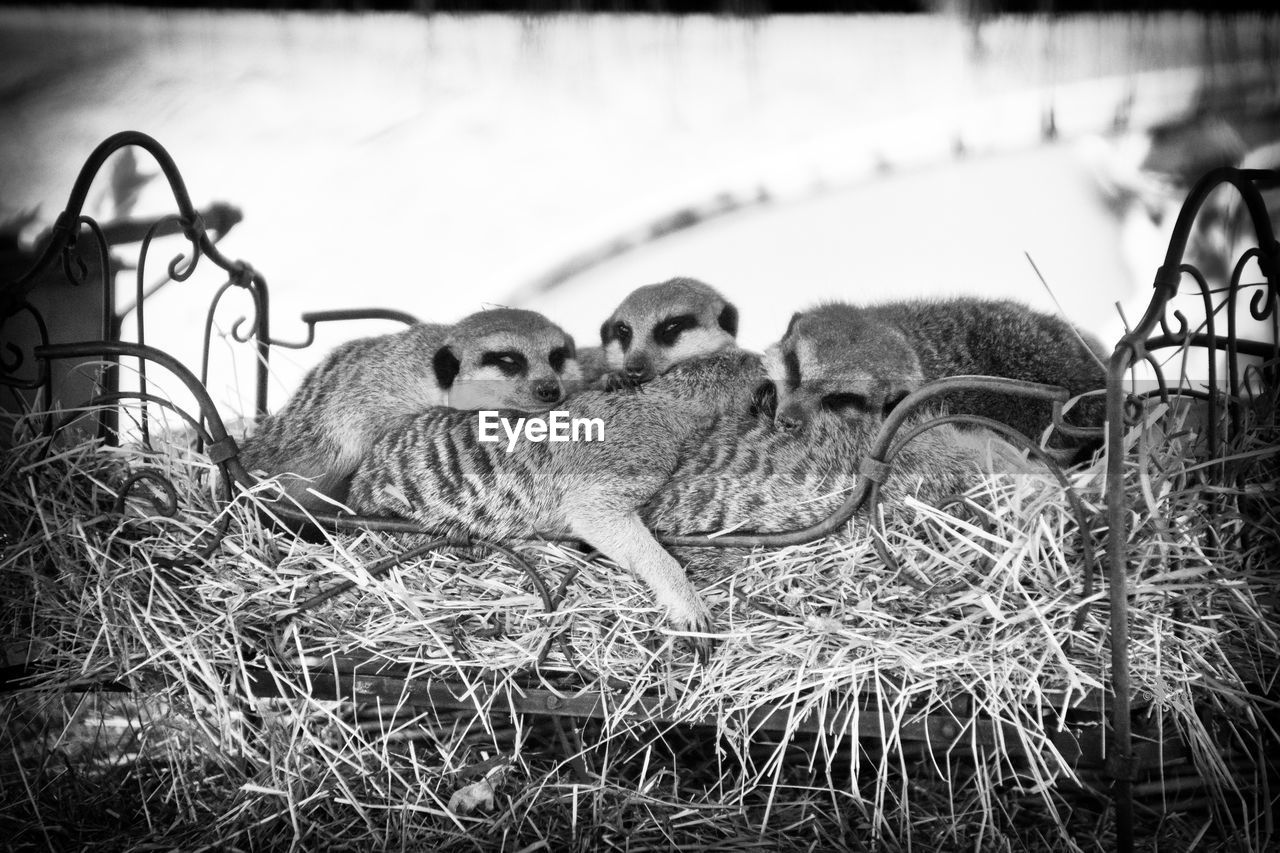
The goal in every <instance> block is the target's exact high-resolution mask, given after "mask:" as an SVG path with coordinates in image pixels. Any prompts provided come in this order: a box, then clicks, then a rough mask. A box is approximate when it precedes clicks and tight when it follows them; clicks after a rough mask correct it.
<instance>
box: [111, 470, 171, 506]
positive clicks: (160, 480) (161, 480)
mask: <svg viewBox="0 0 1280 853" xmlns="http://www.w3.org/2000/svg"><path fill="white" fill-rule="evenodd" d="M143 480H147V481H150V482H151V483H152V484H154V485H156V486H159V487H160V490H161V491H162V492H164V500H163V501H161V500H159V499H157V497H156V496H155V495H147V496H146V501H147V503H149V504H151V507H152V509H154V510H155V511H156V514H157V515H161V516H164V517H165V518H173V517H174V516H175V515H177V514H178V490H177V489H175V488H174V487H173V483H172V482H170V480H169V478H168V477H166V476H164V474H162V473H160V472H159V471H157V470H155V469H154V468H143V469H141V470H139V471H137V472H136V473H134V474H132V475H131V476H129V477H128V478H127V479H126V480H125V481H124V482H123V483H121V484H120V494H118V495H116V501H115V504H114V505H113V507H112V512H114V513H115V514H116V515H123V514H124V503H125V501H126V500H127V499H128V497H129V492H130V490H132V489H133V487H134V486H136V485H137V484H138V483H140V482H142V481H143Z"/></svg>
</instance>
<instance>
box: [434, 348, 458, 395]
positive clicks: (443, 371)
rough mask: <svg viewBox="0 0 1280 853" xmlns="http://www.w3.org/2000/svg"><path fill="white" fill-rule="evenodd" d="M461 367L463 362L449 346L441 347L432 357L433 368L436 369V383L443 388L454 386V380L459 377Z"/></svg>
mask: <svg viewBox="0 0 1280 853" xmlns="http://www.w3.org/2000/svg"><path fill="white" fill-rule="evenodd" d="M460 367H462V364H461V362H459V361H458V357H457V356H456V355H454V354H453V350H451V349H449V348H448V347H440V349H438V350H436V354H435V356H433V357H432V359H431V369H432V370H434V371H435V374H436V383H437V384H439V386H440V387H441V388H452V387H453V380H454V379H456V378H457V377H458V369H459V368H460Z"/></svg>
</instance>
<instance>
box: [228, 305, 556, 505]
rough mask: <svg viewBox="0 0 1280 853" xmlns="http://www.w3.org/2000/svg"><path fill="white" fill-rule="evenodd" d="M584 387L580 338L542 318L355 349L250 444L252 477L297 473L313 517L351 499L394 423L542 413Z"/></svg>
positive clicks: (470, 321) (430, 327)
mask: <svg viewBox="0 0 1280 853" xmlns="http://www.w3.org/2000/svg"><path fill="white" fill-rule="evenodd" d="M579 379H580V373H579V370H578V365H577V360H576V357H575V347H574V342H573V338H572V337H570V336H569V335H568V334H566V333H565V332H564V330H562V329H561V328H560V327H559V326H557V325H556V324H554V323H552V322H551V321H550V320H548V319H547V318H546V317H544V316H543V315H541V314H538V313H536V312H533V311H523V310H517V309H510V308H497V309H492V310H488V311H479V312H477V313H475V314H472V315H470V316H468V317H465V318H464V319H462V320H461V321H459V322H458V323H456V324H454V325H440V324H431V323H422V324H417V325H414V326H411V327H409V328H408V329H405V330H404V331H402V332H397V333H395V334H389V335H379V336H376V337H369V338H360V339H358V340H354V341H349V342H347V343H345V344H343V345H341V346H339V347H338V348H337V349H335V350H334V351H333V352H332V353H330V354H329V355H328V356H326V357H325V359H324V360H323V361H322V362H321V363H320V364H319V365H317V366H316V367H315V368H313V369H312V370H311V371H310V372H309V373H308V374H307V375H306V377H305V378H304V379H303V381H302V384H301V386H299V388H298V390H297V391H296V392H295V393H294V395H293V397H292V398H290V400H289V402H288V403H286V404H285V406H284V408H283V409H281V410H280V411H279V412H277V413H276V414H274V415H271V416H269V417H267V418H265V419H264V420H263V421H262V423H261V424H260V425H259V427H258V429H257V430H256V431H255V432H254V433H253V435H251V436H250V437H249V438H248V439H247V440H246V441H245V443H244V446H243V447H242V449H241V461H242V462H243V463H244V465H245V468H246V469H249V470H254V469H259V470H263V471H265V472H267V473H268V474H288V475H290V476H288V477H283V478H282V484H283V485H284V487H285V491H286V493H287V494H288V495H289V496H290V497H292V498H293V499H294V500H296V501H297V502H298V503H299V504H300V505H302V506H303V507H305V508H307V509H313V510H314V509H318V508H321V507H323V506H325V504H326V503H327V501H326V500H325V499H324V498H322V497H319V496H317V494H315V493H317V492H318V493H320V494H321V495H325V496H327V497H328V498H331V499H333V500H338V501H340V500H342V499H343V497H344V496H345V493H346V481H347V480H348V479H349V477H350V476H351V474H352V472H353V471H355V468H356V465H357V463H358V462H359V461H360V459H361V457H363V456H364V454H365V453H366V452H367V451H368V449H369V447H370V446H371V445H372V443H373V441H374V440H375V439H376V438H377V436H378V435H379V434H380V433H381V432H382V431H383V430H384V429H385V428H386V426H387V424H388V423H390V422H392V421H394V419H395V418H397V417H399V416H402V415H407V414H412V413H414V412H418V411H421V410H423V409H425V408H429V407H434V406H442V407H447V408H450V409H461V410H468V411H471V410H480V409H514V410H519V411H527V412H540V411H546V410H547V409H550V408H551V407H552V406H554V405H556V404H557V403H559V402H560V401H562V400H563V399H564V398H565V396H566V394H567V393H568V392H569V391H571V390H575V388H576V385H577V383H578V382H579Z"/></svg>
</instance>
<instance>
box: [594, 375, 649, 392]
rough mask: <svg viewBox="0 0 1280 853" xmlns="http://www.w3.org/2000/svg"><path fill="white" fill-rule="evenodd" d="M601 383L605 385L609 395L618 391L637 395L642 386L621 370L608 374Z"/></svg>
mask: <svg viewBox="0 0 1280 853" xmlns="http://www.w3.org/2000/svg"><path fill="white" fill-rule="evenodd" d="M601 382H602V383H603V386H604V390H605V391H608V392H609V393H615V392H618V391H625V392H627V393H635V392H637V391H639V390H640V384H641V383H639V382H637V381H636V380H634V379H630V378H628V377H627V375H626V374H625V373H623V372H622V371H621V370H615V371H613V372H611V373H606V374H605V375H604V378H603V379H602V380H601Z"/></svg>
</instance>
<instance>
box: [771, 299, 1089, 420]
mask: <svg viewBox="0 0 1280 853" xmlns="http://www.w3.org/2000/svg"><path fill="white" fill-rule="evenodd" d="M768 357H769V372H770V375H771V376H772V377H773V378H774V379H775V384H776V386H777V395H778V410H777V415H776V419H777V422H778V424H779V425H780V426H783V427H792V428H794V427H797V426H799V425H801V424H803V423H804V422H805V421H806V420H807V419H808V418H810V417H812V416H813V414H814V413H815V412H817V411H820V410H826V411H831V412H835V413H837V414H839V415H841V416H842V417H844V418H845V419H848V420H858V419H864V418H870V419H873V420H878V419H880V418H882V417H883V416H884V415H885V414H887V413H888V412H889V411H890V410H892V408H893V407H894V406H895V405H897V403H899V402H901V400H902V398H903V397H905V396H906V395H907V394H908V393H910V392H911V391H914V390H915V389H916V388H918V387H919V386H920V385H921V384H923V383H924V382H927V381H929V380H931V379H937V378H939V377H943V376H959V375H966V374H980V375H987V376H1003V377H1008V378H1011V379H1022V380H1027V381H1031V382H1042V383H1047V384H1052V385H1062V386H1064V387H1065V388H1066V389H1067V390H1068V391H1070V392H1071V394H1072V395H1073V396H1074V395H1076V394H1081V393H1083V392H1085V391H1091V390H1095V389H1098V388H1102V387H1104V386H1105V384H1106V371H1105V368H1104V367H1103V364H1104V363H1105V355H1104V351H1103V349H1102V346H1101V344H1099V343H1098V342H1097V341H1096V340H1095V339H1093V338H1092V336H1089V335H1084V334H1083V333H1080V332H1078V331H1077V330H1075V329H1074V328H1073V327H1072V326H1071V325H1070V324H1069V323H1067V322H1066V321H1064V320H1062V319H1060V318H1058V317H1056V316H1053V315H1051V314H1044V313H1041V312H1038V311H1033V310H1032V309H1030V308H1028V307H1027V306H1025V305H1022V304H1021V303H1018V302H1014V301H1012V300H991V299H978V298H969V297H960V298H953V299H937V300H927V299H921V300H907V301H900V302H885V303H881V304H873V305H864V306H854V305H848V304H843V303H831V304H826V305H819V306H818V307H816V308H813V309H811V310H809V311H805V312H800V313H797V314H795V315H794V316H793V317H792V318H791V322H790V324H789V325H788V326H787V331H786V333H785V334H784V335H783V337H782V340H781V341H780V342H779V343H777V344H775V345H774V346H773V347H771V348H770V351H769V356H768ZM950 399H953V400H955V401H956V406H955V408H956V410H957V411H960V412H965V413H972V414H977V415H984V416H986V417H989V418H993V419H995V420H998V421H1000V422H1002V423H1006V424H1009V425H1010V426H1012V427H1015V428H1016V429H1018V430H1019V431H1020V432H1022V433H1023V434H1025V435H1027V436H1028V437H1029V438H1032V439H1037V438H1039V436H1040V433H1041V432H1042V431H1043V430H1044V428H1045V427H1047V426H1048V425H1049V424H1050V423H1051V420H1052V414H1053V411H1052V406H1051V404H1049V403H1043V402H1031V401H1027V400H1023V399H1019V398H1016V397H1012V396H1009V395H1004V394H994V393H981V392H974V393H971V394H962V395H955V396H954V397H952V398H950ZM1088 408H1089V412H1088V415H1089V417H1090V418H1092V417H1093V416H1094V415H1095V414H1096V412H1095V411H1094V409H1095V408H1096V407H1095V406H1093V405H1090V406H1089V407H1088Z"/></svg>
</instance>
